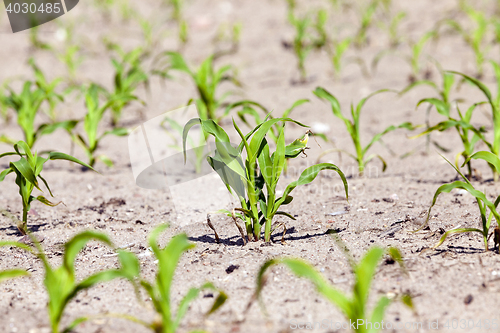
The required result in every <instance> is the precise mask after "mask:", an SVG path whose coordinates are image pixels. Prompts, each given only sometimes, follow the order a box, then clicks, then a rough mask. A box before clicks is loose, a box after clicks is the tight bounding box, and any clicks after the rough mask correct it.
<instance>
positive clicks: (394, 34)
mask: <svg viewBox="0 0 500 333" xmlns="http://www.w3.org/2000/svg"><path fill="white" fill-rule="evenodd" d="M406 15H407V14H406V13H405V12H398V13H397V14H396V15H394V16H392V17H391V18H390V21H389V22H388V23H386V24H383V23H381V24H379V25H380V26H381V27H382V28H383V29H384V30H386V31H387V34H388V35H389V46H390V47H391V48H395V47H397V46H398V45H399V44H401V42H402V40H403V37H402V36H401V35H400V32H401V29H400V24H401V21H403V20H404V19H405V17H406Z"/></svg>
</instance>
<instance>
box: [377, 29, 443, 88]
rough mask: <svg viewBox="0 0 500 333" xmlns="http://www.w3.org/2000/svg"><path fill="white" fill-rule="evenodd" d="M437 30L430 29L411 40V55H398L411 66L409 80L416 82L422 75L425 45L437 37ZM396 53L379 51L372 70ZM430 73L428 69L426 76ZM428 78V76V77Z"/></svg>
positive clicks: (390, 50)
mask: <svg viewBox="0 0 500 333" xmlns="http://www.w3.org/2000/svg"><path fill="white" fill-rule="evenodd" d="M436 36H437V32H436V30H432V31H428V32H426V33H425V34H424V35H422V36H421V37H420V38H419V39H418V40H417V41H416V42H414V41H409V46H410V48H411V53H410V54H409V55H398V54H397V55H398V56H400V57H402V58H403V59H404V60H405V61H406V62H407V63H408V64H409V65H410V67H411V75H410V77H409V81H410V82H411V83H413V82H416V81H417V80H419V78H420V77H421V75H422V72H424V70H423V66H422V52H423V50H424V47H425V45H427V43H428V42H429V41H430V40H431V39H432V38H436ZM392 53H394V50H392V49H389V50H383V51H381V52H379V53H378V54H377V55H376V56H375V58H374V59H373V61H372V64H371V67H372V72H375V71H376V69H377V66H378V63H379V62H380V61H381V60H382V59H383V58H384V57H385V56H387V55H389V54H392ZM429 75H430V72H428V71H426V72H425V73H424V77H427V76H429ZM426 79H427V78H426Z"/></svg>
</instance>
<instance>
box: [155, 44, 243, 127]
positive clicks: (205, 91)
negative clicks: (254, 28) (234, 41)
mask: <svg viewBox="0 0 500 333" xmlns="http://www.w3.org/2000/svg"><path fill="white" fill-rule="evenodd" d="M163 57H165V58H166V60H167V66H166V68H165V69H161V70H156V71H155V73H156V74H160V75H162V76H166V75H167V74H168V72H169V71H180V72H183V73H186V74H188V75H189V76H190V77H191V79H192V80H193V82H194V84H195V86H196V89H197V91H198V98H196V100H195V103H196V107H197V109H198V114H199V116H200V118H201V119H213V120H215V121H217V122H218V121H220V119H221V118H222V116H219V115H218V114H217V113H218V112H217V111H218V110H219V109H220V108H221V107H222V106H223V105H224V104H223V103H224V99H225V97H226V96H227V94H224V95H222V96H221V97H218V96H217V90H218V88H219V86H220V85H221V83H222V82H224V81H232V82H233V83H237V82H236V80H235V79H234V78H233V77H232V76H230V75H229V74H227V72H228V71H229V70H231V68H232V67H231V66H230V65H226V66H223V67H221V68H219V69H217V70H216V69H215V68H214V58H213V56H209V57H208V58H207V59H205V60H204V61H203V62H202V64H201V66H200V67H199V68H198V70H192V69H191V68H189V66H188V65H187V63H186V61H185V60H184V58H183V56H182V55H181V54H180V53H177V52H165V53H163Z"/></svg>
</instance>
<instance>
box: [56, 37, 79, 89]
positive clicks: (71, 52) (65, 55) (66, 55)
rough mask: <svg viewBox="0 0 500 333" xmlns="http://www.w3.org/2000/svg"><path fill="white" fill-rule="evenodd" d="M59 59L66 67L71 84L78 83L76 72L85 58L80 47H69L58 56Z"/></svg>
mask: <svg viewBox="0 0 500 333" xmlns="http://www.w3.org/2000/svg"><path fill="white" fill-rule="evenodd" d="M57 58H59V60H60V61H62V62H63V63H64V64H65V65H66V69H67V71H68V74H69V80H70V82H71V83H73V84H75V83H76V72H77V70H78V67H80V65H81V64H82V62H83V60H84V57H83V56H82V55H81V52H80V46H79V45H76V44H75V45H68V46H67V47H65V49H64V50H63V52H61V53H58V54H57Z"/></svg>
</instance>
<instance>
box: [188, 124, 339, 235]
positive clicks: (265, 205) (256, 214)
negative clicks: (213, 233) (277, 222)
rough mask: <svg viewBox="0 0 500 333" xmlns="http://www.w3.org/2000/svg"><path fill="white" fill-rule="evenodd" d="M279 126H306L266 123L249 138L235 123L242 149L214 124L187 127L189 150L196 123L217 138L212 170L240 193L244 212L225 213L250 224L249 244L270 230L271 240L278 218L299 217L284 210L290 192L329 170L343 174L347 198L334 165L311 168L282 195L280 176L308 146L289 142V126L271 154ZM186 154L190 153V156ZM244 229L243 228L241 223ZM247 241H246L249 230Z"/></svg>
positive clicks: (211, 159)
mask: <svg viewBox="0 0 500 333" xmlns="http://www.w3.org/2000/svg"><path fill="white" fill-rule="evenodd" d="M278 122H282V123H283V124H284V123H285V122H293V123H296V124H298V125H300V126H305V125H303V124H301V123H299V122H297V121H295V120H293V119H290V118H275V119H267V118H266V119H265V120H264V122H262V123H260V124H258V125H257V126H256V127H255V128H254V129H253V130H252V131H250V132H249V133H248V134H246V135H243V133H242V132H241V130H240V128H239V127H238V125H236V123H235V122H234V120H233V126H234V128H235V129H236V131H237V132H238V135H239V136H240V138H241V142H240V143H239V145H238V146H237V148H235V147H233V145H232V144H231V142H230V140H229V136H228V135H227V133H226V132H225V131H224V130H223V129H222V128H221V127H220V126H219V125H217V123H215V122H214V121H213V120H203V119H199V118H196V119H192V120H190V121H189V122H188V123H187V124H186V125H185V126H184V134H183V145H184V153H185V152H186V146H185V144H186V140H185V138H186V136H187V135H188V132H189V129H190V128H191V127H193V126H195V125H201V128H202V130H203V132H205V133H206V134H207V135H212V136H213V137H214V138H215V143H216V150H215V152H214V154H213V156H209V157H207V160H208V163H209V164H210V166H211V167H212V168H213V169H214V170H215V171H216V172H217V173H218V174H219V176H220V177H221V179H222V181H223V182H224V184H225V185H226V187H227V188H228V190H229V192H230V193H231V194H233V191H234V193H235V194H236V196H237V197H238V199H239V202H240V204H241V207H240V208H236V209H235V210H237V211H238V213H235V212H230V211H227V210H221V211H220V212H224V213H226V214H227V215H229V216H234V218H235V222H236V217H238V218H240V219H241V220H243V221H244V223H245V229H246V233H247V235H246V236H247V237H248V240H249V241H251V240H255V241H258V240H260V239H261V233H262V230H261V229H262V227H263V226H264V240H265V242H269V241H270V240H271V233H272V230H271V226H272V222H273V218H274V216H275V215H285V216H287V217H289V218H291V219H294V217H293V216H292V215H290V214H289V213H286V212H284V211H280V208H281V206H283V205H287V204H289V203H290V202H291V201H292V200H293V197H292V196H290V193H291V192H292V191H293V190H294V189H295V188H296V187H297V186H300V185H305V184H309V183H311V182H312V181H313V180H314V179H315V178H316V176H317V175H318V173H319V172H320V171H323V170H333V171H335V172H337V173H338V174H339V176H340V177H341V179H342V182H343V183H344V189H345V192H346V197H347V195H348V194H347V190H348V188H347V180H346V178H345V176H344V174H343V173H342V171H341V170H340V169H339V168H338V167H337V166H336V165H334V164H331V163H321V164H316V165H313V166H311V167H309V168H307V169H305V170H304V171H303V172H302V174H301V175H300V177H299V179H298V180H296V181H294V182H292V183H290V184H288V186H287V187H286V188H285V190H284V193H283V194H282V195H281V196H279V197H278V195H277V185H278V181H279V179H280V176H281V174H282V172H283V170H284V168H285V164H286V159H287V158H293V157H297V156H298V155H299V154H300V150H301V151H304V149H305V147H304V146H302V147H301V148H300V149H299V153H297V145H296V142H297V140H296V141H294V142H293V143H292V144H290V145H288V146H287V145H286V144H285V134H284V125H283V126H282V127H281V128H280V131H279V133H278V140H277V147H276V150H275V151H274V152H272V153H271V151H270V148H269V143H268V141H267V139H266V135H267V134H268V133H269V131H270V129H271V128H272V127H273V126H274V125H275V124H276V123H278ZM299 141H300V143H301V145H303V144H306V145H307V136H304V137H303V139H302V138H301V139H299ZM243 150H245V154H246V158H245V161H244V162H243V158H242V157H241V155H242V153H243ZM184 156H185V155H184ZM236 225H237V226H238V229H240V227H239V225H238V223H237V222H236ZM240 232H241V233H242V238H243V241H244V242H246V239H245V235H244V232H243V230H241V229H240Z"/></svg>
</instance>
